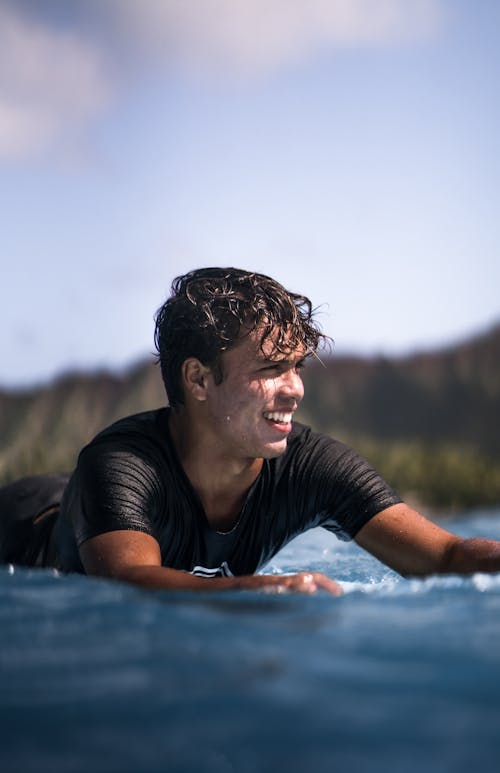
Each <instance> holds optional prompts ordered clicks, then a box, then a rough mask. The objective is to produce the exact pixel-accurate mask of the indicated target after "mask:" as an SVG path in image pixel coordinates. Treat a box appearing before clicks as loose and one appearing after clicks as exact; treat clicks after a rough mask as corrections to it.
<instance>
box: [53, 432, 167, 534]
mask: <svg viewBox="0 0 500 773" xmlns="http://www.w3.org/2000/svg"><path fill="white" fill-rule="evenodd" d="M159 499H160V483H159V476H158V473H157V470H156V467H155V465H154V464H153V463H152V461H151V460H150V459H149V458H148V456H147V454H145V453H139V452H138V451H137V450H135V449H134V450H132V449H130V448H128V447H127V446H126V445H123V446H121V447H120V445H119V444H117V443H113V444H106V443H98V444H95V445H91V446H87V448H85V449H84V450H83V451H82V453H81V454H80V457H79V460H78V466H77V469H76V471H75V473H74V476H73V479H72V481H71V483H70V486H69V491H68V498H67V501H66V507H67V510H68V514H69V516H70V518H71V521H72V524H73V529H74V534H75V539H76V543H77V545H78V546H80V545H81V544H82V542H85V540H87V539H90V538H91V537H95V536H97V535H98V534H104V533H105V532H109V531H117V530H121V529H125V530H132V531H141V532H144V533H146V534H150V535H151V536H153V537H155V538H157V535H156V534H155V528H154V524H155V521H156V517H155V516H156V512H157V510H158V506H159Z"/></svg>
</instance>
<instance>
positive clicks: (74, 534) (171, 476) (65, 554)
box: [49, 408, 401, 576]
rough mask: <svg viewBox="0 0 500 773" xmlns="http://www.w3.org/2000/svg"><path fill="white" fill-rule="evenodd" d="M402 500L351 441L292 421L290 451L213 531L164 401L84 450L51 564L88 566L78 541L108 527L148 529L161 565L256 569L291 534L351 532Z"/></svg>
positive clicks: (207, 571)
mask: <svg viewBox="0 0 500 773" xmlns="http://www.w3.org/2000/svg"><path fill="white" fill-rule="evenodd" d="M400 501H401V500H400V498H399V497H398V496H397V495H396V494H395V493H394V491H393V490H392V489H391V488H390V487H389V486H388V485H387V483H386V482H385V481H384V480H383V479H382V478H381V477H380V475H379V474H378V473H377V472H376V471H375V470H374V469H373V468H372V467H370V465H369V464H368V463H367V462H366V461H365V460H364V459H363V458H362V457H360V456H359V455H358V454H357V453H356V452H355V451H353V450H352V449H351V448H349V447H347V446H345V445H344V444H342V443H340V442H339V441H337V440H334V439H332V438H330V437H327V436H326V435H321V434H318V433H314V432H312V431H311V430H310V429H309V428H308V427H305V426H302V425H300V424H298V423H295V424H294V427H293V430H292V432H291V434H290V436H289V438H288V444H287V449H286V451H285V452H284V453H283V454H282V455H281V456H279V457H276V458H274V459H266V460H264V463H263V466H262V470H261V472H260V474H259V476H258V478H257V479H256V481H255V482H254V484H253V485H252V487H251V488H250V490H249V491H248V494H247V496H246V500H245V503H244V505H243V508H242V510H241V513H240V517H239V520H238V522H237V524H236V525H235V526H234V528H233V529H232V530H231V531H229V532H225V533H219V532H217V531H215V530H214V529H212V528H211V527H210V526H209V524H208V522H207V518H206V515H205V512H204V510H203V507H202V504H201V501H200V499H199V497H198V495H197V494H196V492H195V490H194V489H193V487H192V485H191V483H190V482H189V480H188V478H187V476H186V475H185V473H184V470H183V468H182V466H181V464H180V462H179V459H178V457H177V454H176V451H175V448H174V445H173V443H172V440H171V438H170V434H169V430H168V408H163V409H159V410H157V411H149V412H146V413H142V414H138V415H135V416H130V417H128V418H125V419H122V420H120V421H118V422H117V423H116V424H113V425H112V426H111V427H109V428H108V429H106V430H104V431H103V432H101V433H100V434H99V435H98V436H97V437H96V438H95V439H94V440H93V441H92V442H91V443H90V444H89V445H88V446H86V447H85V448H84V449H83V451H82V452H81V454H80V457H79V460H78V466H77V469H76V471H75V472H74V474H73V476H72V478H71V480H70V483H69V485H68V487H67V489H66V492H65V495H64V498H63V502H62V506H61V514H60V517H59V521H58V523H57V525H56V528H55V529H54V532H53V539H52V545H51V550H50V551H49V553H50V554H51V556H52V563H53V564H55V565H57V566H58V567H59V568H61V569H63V570H66V571H83V568H82V566H81V563H80V561H79V558H78V550H77V548H78V546H79V545H81V544H82V543H83V542H85V540H88V539H89V538H91V537H95V536H97V535H98V534H102V533H104V532H108V531H114V530H117V529H131V530H135V531H141V532H144V533H146V534H150V535H151V536H152V537H154V538H155V539H156V540H157V541H158V543H159V545H160V550H161V556H162V564H163V565H164V566H169V567H172V568H175V569H183V570H185V571H188V572H194V573H196V574H204V575H207V576H208V575H214V574H228V575H229V574H235V575H238V574H250V573H253V572H256V571H258V570H259V569H260V568H261V567H263V566H264V565H265V564H266V563H267V562H268V561H269V560H270V559H271V558H272V557H273V556H274V555H275V554H276V553H277V552H278V551H279V550H280V549H281V548H282V547H283V546H284V545H286V544H287V543H288V542H289V541H290V540H291V539H293V537H295V536H297V535H298V534H301V533H302V532H304V531H306V530H308V529H311V528H313V527H315V526H324V527H325V528H326V529H328V530H329V531H331V532H334V533H335V534H336V535H337V536H338V537H339V538H340V539H343V540H350V539H352V538H353V537H354V536H355V535H356V533H357V532H358V531H359V529H360V528H361V527H362V526H363V525H364V524H365V523H366V522H367V521H368V520H369V519H370V518H371V517H372V516H374V515H375V514H376V513H378V512H380V511H381V510H383V509H384V508H386V507H389V506H390V505H393V504H396V503H397V502H400Z"/></svg>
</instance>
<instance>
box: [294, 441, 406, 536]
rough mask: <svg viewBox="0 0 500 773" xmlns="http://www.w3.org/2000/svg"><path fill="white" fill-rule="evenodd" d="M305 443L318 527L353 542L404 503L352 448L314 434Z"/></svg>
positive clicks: (310, 495) (309, 496) (310, 498)
mask: <svg viewBox="0 0 500 773" xmlns="http://www.w3.org/2000/svg"><path fill="white" fill-rule="evenodd" d="M303 443H304V446H303V449H302V453H301V457H302V459H305V460H307V461H306V462H305V464H306V466H307V469H306V470H305V471H303V472H304V476H303V479H304V480H307V491H306V496H307V500H308V504H309V506H310V507H312V509H313V511H314V513H315V524H316V525H318V526H323V527H324V528H325V529H328V531H331V532H333V533H334V534H336V536H337V537H338V538H339V539H341V540H345V541H348V540H351V539H353V538H354V537H355V536H356V534H357V533H358V531H359V530H360V529H361V528H362V527H363V526H364V525H365V524H366V523H367V522H368V521H369V520H370V519H371V518H372V517H373V516H374V515H376V514H377V513H379V512H381V511H382V510H384V509H385V508H386V507H390V506H391V505H394V504H398V503H399V502H401V498H400V497H399V496H398V494H397V493H396V492H395V491H394V490H393V489H392V488H391V486H390V485H389V484H388V483H387V482H386V481H385V480H384V478H383V477H382V476H381V475H380V473H378V472H377V471H376V470H375V469H374V468H373V467H372V466H371V465H370V464H369V463H368V462H367V460H366V459H364V458H363V457H362V456H361V455H360V454H358V453H357V452H356V451H354V450H353V449H352V448H350V447H349V446H347V445H345V444H344V443H342V442H340V441H338V440H335V439H333V438H330V437H328V436H326V435H322V434H319V433H314V432H310V433H309V434H308V435H307V436H306V437H305V438H304V440H303Z"/></svg>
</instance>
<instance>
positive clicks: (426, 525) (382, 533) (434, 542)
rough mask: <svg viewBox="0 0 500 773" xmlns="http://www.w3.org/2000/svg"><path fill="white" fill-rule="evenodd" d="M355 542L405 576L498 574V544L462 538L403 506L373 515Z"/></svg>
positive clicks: (499, 543)
mask: <svg viewBox="0 0 500 773" xmlns="http://www.w3.org/2000/svg"><path fill="white" fill-rule="evenodd" d="M355 540H356V542H357V544H358V545H360V547H362V548H364V550H367V551H368V552H369V553H371V554H372V555H374V556H375V557H376V558H378V559H379V560H380V561H382V562H383V563H384V564H386V565H387V566H389V567H391V569H394V570H395V571H396V572H399V574H402V575H404V576H425V575H430V574H472V573H474V572H500V542H496V541H494V540H488V539H481V538H472V539H462V538H461V537H457V536H456V535H455V534H452V533H451V532H449V531H446V529H442V528H441V527H440V526H438V525H437V524H435V523H433V522H432V521H429V520H427V518H424V516H423V515H420V513H418V512H417V511H416V510H413V508H411V507H409V506H408V505H405V504H397V505H392V506H391V507H388V508H386V509H385V510H382V511H381V512H380V513H378V515H375V516H374V517H373V518H371V520H370V521H368V523H366V524H365V525H364V526H363V527H362V528H361V529H360V531H359V532H358V534H357V535H356V537H355Z"/></svg>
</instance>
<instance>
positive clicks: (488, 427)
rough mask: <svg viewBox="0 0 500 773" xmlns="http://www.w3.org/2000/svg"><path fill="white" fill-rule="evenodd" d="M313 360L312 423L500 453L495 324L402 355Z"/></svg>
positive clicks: (499, 330) (498, 332) (306, 406)
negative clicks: (462, 339) (457, 341)
mask: <svg viewBox="0 0 500 773" xmlns="http://www.w3.org/2000/svg"><path fill="white" fill-rule="evenodd" d="M326 366H327V367H326V368H324V367H322V366H321V365H320V364H318V363H317V362H314V363H312V365H311V367H310V369H309V372H308V373H307V388H306V396H305V399H304V402H303V412H304V413H305V414H307V416H308V417H309V418H310V420H311V421H312V422H313V423H314V424H315V425H317V426H325V428H326V429H328V430H329V431H334V432H340V433H341V434H345V433H347V434H349V435H367V436H370V437H373V438H377V439H379V440H418V441H420V442H423V441H425V442H427V443H438V444H442V443H444V442H446V443H458V444H461V445H466V446H468V447H470V448H474V449H476V450H477V451H478V452H481V453H487V454H490V455H492V456H494V457H499V458H500V324H498V325H496V326H495V327H493V328H492V329H491V330H489V331H488V332H486V333H484V334H482V335H479V336H476V337H474V338H472V339H469V340H467V341H465V342H463V343H460V344H457V345H455V346H449V347H447V348H444V349H441V350H439V351H434V352H424V353H419V354H414V355H412V356H408V357H401V358H386V357H373V358H359V357H334V358H330V359H329V360H327V362H326Z"/></svg>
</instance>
